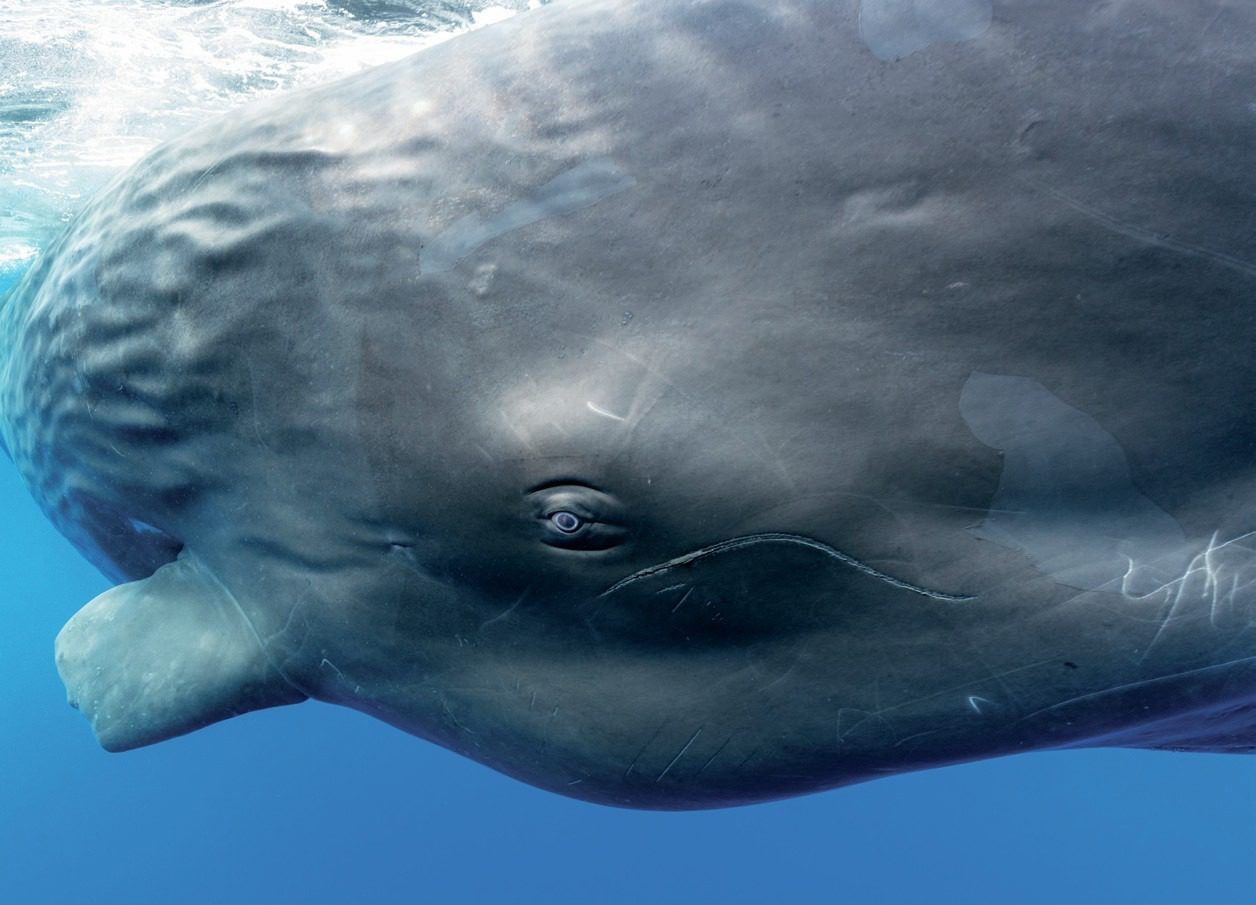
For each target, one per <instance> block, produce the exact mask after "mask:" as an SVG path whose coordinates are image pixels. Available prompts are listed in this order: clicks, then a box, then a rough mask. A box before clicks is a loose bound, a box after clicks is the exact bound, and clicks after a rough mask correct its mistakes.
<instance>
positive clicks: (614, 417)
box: [585, 400, 624, 421]
mask: <svg viewBox="0 0 1256 905" xmlns="http://www.w3.org/2000/svg"><path fill="white" fill-rule="evenodd" d="M585 405H586V406H587V407H588V409H589V411H591V412H592V413H593V414H595V415H601V416H602V417H603V418H610V419H611V420H612V421H623V420H624V416H623V415H616V414H615V413H614V412H608V411H607V410H606V409H604V408H601V407H600V406H598V405H595V404H594V403H593V401H592V400H589V401H588V402H586V403H585Z"/></svg>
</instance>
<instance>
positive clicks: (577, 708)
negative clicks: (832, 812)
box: [0, 0, 1256, 809]
mask: <svg viewBox="0 0 1256 905" xmlns="http://www.w3.org/2000/svg"><path fill="white" fill-rule="evenodd" d="M1254 31H1256V6H1252V5H1250V4H1234V3H1222V2H1213V0H1201V2H1196V3H1168V2H1157V0H1124V2H1115V3H1092V2H1082V0H1053V2H1050V3H1045V2H1030V0H1005V2H1004V0H1000V2H994V3H990V2H986V0H945V2H944V0H934V2H926V0H915V2H912V0H864V2H863V3H854V2H844V3H832V2H827V0H826V2H819V0H816V2H807V0H777V2H732V0H707V2H677V0H632V2H627V0H563V2H559V3H555V4H553V5H551V6H547V7H544V8H541V9H539V10H534V11H532V12H529V13H524V14H522V15H520V16H518V17H516V18H514V19H511V20H509V21H507V22H504V23H501V24H498V25H496V26H493V27H490V28H486V29H483V30H481V31H477V32H473V33H470V34H468V35H465V36H462V37H459V38H456V39H454V40H452V41H449V42H447V43H445V44H442V45H440V46H438V47H436V48H432V49H429V50H427V51H424V52H422V53H420V54H418V55H417V56H414V57H413V58H410V59H407V60H404V61H402V62H399V63H396V64H392V65H387V66H383V67H380V68H377V69H374V70H372V71H368V72H366V73H364V74H362V75H360V76H357V77H354V78H351V79H348V80H346V81H343V82H340V83H337V84H333V85H330V86H327V87H322V88H318V89H316V90H312V91H308V92H305V93H299V94H293V95H291V96H288V97H283V98H279V99H278V100H275V101H272V102H267V103H263V104H261V105H258V106H254V107H251V108H249V109H247V110H245V111H243V112H241V113H238V114H234V115H232V116H230V117H228V118H226V119H224V120H222V121H220V122H216V123H212V124H209V125H206V126H205V127H203V128H201V129H199V130H197V131H195V132H193V133H192V134H190V135H188V136H186V137H184V138H182V139H180V140H178V141H175V142H173V143H171V144H168V145H166V146H164V147H162V148H160V149H158V150H157V151H156V152H155V153H153V154H152V155H150V156H149V157H148V158H147V159H145V160H144V161H142V162H141V163H140V164H138V165H137V166H136V167H135V168H134V169H132V170H131V171H130V172H129V173H127V174H125V175H124V176H122V177H121V178H120V179H119V180H117V181H116V182H115V183H114V184H113V185H112V186H110V187H109V188H108V189H107V190H106V191H104V192H103V193H102V194H101V195H100V196H99V197H97V198H96V199H95V200H94V201H93V202H92V203H90V204H89V205H88V206H87V207H86V208H85V210H84V211H83V212H82V213H81V215H80V216H79V217H78V218H77V219H76V221H75V222H74V223H72V224H71V225H70V227H69V228H68V230H67V231H66V233H65V234H64V235H63V236H62V237H61V238H60V239H59V240H58V241H57V242H56V243H55V244H54V245H53V246H52V247H51V248H50V249H49V251H48V252H47V253H46V254H45V255H44V256H43V258H42V259H41V261H40V262H39V263H38V264H37V265H36V266H35V267H34V268H32V270H31V271H30V272H29V273H28V274H27V275H26V277H25V279H24V281H23V282H22V283H21V284H19V286H18V287H17V288H16V289H15V291H14V293H13V294H12V295H11V297H10V298H9V299H8V301H7V304H6V305H5V307H4V309H3V313H2V315H0V330H2V331H3V332H2V336H3V343H4V349H5V350H6V352H5V357H4V360H3V365H2V366H3V371H2V373H0V405H2V411H3V422H4V427H3V439H4V444H5V446H6V447H7V450H8V452H9V454H10V456H11V457H12V459H13V460H14V462H15V463H16V464H17V466H18V467H19V468H20V470H21V472H22V474H23V475H24V477H25V479H26V480H27V482H28V483H29V485H30V487H31V488H32V491H33V493H34V494H35V496H36V497H37V498H38V500H39V501H40V503H41V505H42V506H43V507H44V509H45V510H46V512H47V513H48V515H49V517H50V518H51V519H52V520H53V521H54V522H55V523H56V524H57V526H58V527H59V528H60V530H62V531H63V532H64V533H65V534H66V535H67V536H68V537H69V538H70V539H71V540H72V541H73V542H74V543H75V544H76V546H78V548H79V549H81V550H82V551H83V552H84V553H85V554H86V555H87V556H89V557H90V558H91V559H92V560H93V561H94V562H95V563H97V564H98V565H99V566H100V567H101V568H102V569H103V570H104V571H105V572H106V573H107V574H109V575H110V576H112V577H113V578H115V579H116V580H117V581H118V582H119V583H118V584H117V586H116V587H114V588H113V589H112V590H109V591H107V592H106V593H104V594H103V595H101V596H100V597H98V598H96V599H95V600H93V601H91V602H89V603H88V604H87V605H86V606H85V607H84V608H83V609H82V610H81V611H80V612H79V613H78V614H77V615H76V616H74V617H73V618H72V619H71V620H70V622H69V623H68V624H67V625H66V627H65V628H64V630H63V631H62V632H61V634H60V636H59V637H58V639H57V651H56V655H57V663H58V667H59V669H60V671H61V674H62V677H63V678H64V680H65V683H66V686H67V688H68V691H69V699H70V702H71V703H72V704H73V705H74V706H76V707H78V708H79V709H80V710H81V711H82V712H83V713H84V714H85V715H86V716H87V717H88V718H89V719H90V720H91V722H92V725H93V728H94V730H95V733H96V736H97V737H98V739H99V741H100V743H101V744H102V745H104V746H105V747H106V748H108V749H110V750H123V749H127V748H133V747H136V746H139V745H146V744H149V743H152V742H156V741H159V740H161V739H164V738H168V737H170V736H173V735H177V734H179V733H184V732H188V731H190V730H193V729H196V728H198V727H201V726H204V725H206V724H208V723H211V722H213V721H216V720H221V719H224V718H226V717H230V716H233V715H236V714H240V713H244V712H246V711H249V710H254V709H258V708H264V707H269V706H273V705H279V704H290V703H295V702H298V701H302V700H305V699H307V698H315V699H318V700H321V701H328V702H332V703H336V704H342V705H345V706H348V707H353V708H356V709H358V710H360V711H363V712H366V713H368V714H371V715H373V716H376V717H378V718H380V719H382V720H386V721H388V722H389V723H391V724H394V725H396V726H398V727H400V728H402V729H404V730H405V731H407V732H410V733H413V734H415V735H417V736H420V737H422V738H425V739H428V740H431V741H433V742H435V743H437V744H440V745H443V746H446V747H448V748H450V749H453V750H455V751H458V752H461V753H463V754H465V755H467V756H469V757H472V758H475V759H476V760H478V761H481V762H483V763H485V764H487V765H489V766H491V767H493V768H496V769H498V770H502V771H504V772H506V773H508V774H511V775H513V776H515V777H518V778H520V779H522V780H524V781H526V782H529V783H533V784H535V785H538V786H541V787H543V788H546V789H551V790H554V791H556V792H559V793H562V794H565V795H572V796H577V797H580V798H584V799H588V800H591V801H597V802H602V803H607V804H615V805H624V806H632V807H649V808H672V809H681V808H698V807H712V806H720V805H730V804H737V803H745V802H752V801H760V800H766V799H772V798H777V797H781V796H787V795H794V794H799V793H804V792H809V791H814V790H819V789H825V788H831V787H836V786H841V785H844V784H849V783H853V782H858V781H861V780H866V779H870V778H874V777H878V776H885V775H888V774H893V773H897V772H902V771H907V770H917V769H922V768H926V767H933V766H939V765H943V764H948V763H955V762H960V761H966V760H973V759H977V758H984V757H991V756H996V755H1003V754H1009V753H1014V752H1020V751H1030V750H1036V749H1044V748H1069V747H1084V746H1099V745H1112V746H1128V747H1147V748H1171V749H1183V750H1199V751H1232V752H1250V751H1252V750H1253V748H1254V747H1256V552H1254V550H1256V537H1254V536H1253V534H1252V532H1253V529H1256V481H1254V480H1253V478H1254V477H1256V418H1254V417H1253V408H1252V406H1253V389H1256V354H1254V353H1256V344H1254V340H1256V320H1254V319H1253V313H1252V312H1253V306H1254V305H1256V167H1254V166H1253V165H1252V162H1253V160H1256V42H1253V41H1252V40H1251V35H1252V34H1253V33H1254Z"/></svg>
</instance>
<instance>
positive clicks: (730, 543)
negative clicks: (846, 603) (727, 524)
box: [598, 531, 974, 602]
mask: <svg viewBox="0 0 1256 905" xmlns="http://www.w3.org/2000/svg"><path fill="white" fill-rule="evenodd" d="M758 544H797V545H799V546H802V547H807V548H810V549H812V550H817V551H819V552H820V553H823V554H824V555H825V556H829V557H831V558H833V559H835V560H837V561H838V562H840V563H843V564H844V565H847V566H850V567H851V568H853V569H856V570H858V571H859V572H862V573H863V574H864V575H868V576H870V577H872V578H875V579H877V580H878V581H883V582H885V583H886V584H888V585H891V586H893V587H896V588H900V589H902V590H904V591H910V592H911V593H913V594H919V595H920V596H922V597H930V598H932V599H934V600H947V601H955V602H962V601H965V600H973V599H974V598H973V597H972V595H968V594H948V593H946V592H945V591H937V590H934V589H933V588H924V587H921V586H920V585H915V584H912V583H911V582H908V581H903V580H902V579H901V578H895V577H894V576H893V575H887V574H885V573H884V572H882V571H880V570H879V569H874V568H873V567H872V566H870V565H868V564H867V563H865V562H861V561H859V560H857V559H855V558H854V557H853V556H848V555H847V554H845V553H843V552H842V551H841V550H837V549H835V548H833V547H830V546H829V545H828V544H826V543H823V542H822V541H818V540H815V539H814V538H810V537H806V536H804V535H801V534H787V533H784V532H775V531H773V532H766V533H762V534H747V535H743V536H741V537H731V538H729V539H728V540H722V541H720V542H719V543H717V544H711V545H710V546H708V547H701V548H699V549H697V550H692V551H690V552H689V553H684V554H682V555H680V556H677V557H675V558H674V559H669V560H667V561H666V562H661V563H656V564H654V565H652V566H646V567H645V568H644V569H641V570H639V571H637V572H634V573H632V574H631V575H629V576H627V577H626V578H622V579H620V580H619V581H617V582H615V583H614V584H613V585H611V586H610V587H609V588H607V589H606V590H605V591H603V592H602V593H601V594H599V595H598V596H599V597H607V596H609V595H610V594H613V593H615V592H616V591H619V590H622V589H623V588H625V587H627V586H628V585H631V584H633V583H635V582H638V581H641V580H643V579H646V578H651V577H653V576H655V575H658V574H660V573H662V572H666V571H668V570H669V569H674V568H677V567H680V566H687V565H691V564H693V563H695V562H698V561H699V560H701V559H705V558H707V557H709V556H715V555H717V554H720V553H728V552H731V551H733V550H739V549H742V548H744V547H752V546H756V545H758Z"/></svg>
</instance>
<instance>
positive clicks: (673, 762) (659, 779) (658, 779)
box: [654, 726, 705, 782]
mask: <svg viewBox="0 0 1256 905" xmlns="http://www.w3.org/2000/svg"><path fill="white" fill-rule="evenodd" d="M704 728H705V727H703V726H699V727H698V728H697V730H696V731H695V732H694V734H693V735H691V736H689V741H687V742H685V745H684V747H683V748H681V749H680V750H679V751H677V752H676V756H675V757H673V758H672V759H671V761H670V762H669V763H668V764H667V766H666V767H664V768H663V772H662V773H660V774H659V775H658V776H656V777H655V778H654V781H655V782H662V780H663V777H664V776H666V775H667V771H668V770H670V769H671V768H672V767H674V766H676V761H678V760H680V759H681V757H683V756H684V754H685V752H686V751H688V750H689V746H690V745H692V744H693V743H694V742H695V741H697V740H698V736H699V735H701V734H702V730H703V729H704Z"/></svg>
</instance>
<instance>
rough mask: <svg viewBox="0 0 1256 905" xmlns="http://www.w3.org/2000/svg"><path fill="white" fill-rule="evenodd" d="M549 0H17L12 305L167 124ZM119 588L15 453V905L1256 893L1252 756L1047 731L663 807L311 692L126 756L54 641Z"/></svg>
mask: <svg viewBox="0 0 1256 905" xmlns="http://www.w3.org/2000/svg"><path fill="white" fill-rule="evenodd" d="M555 2H563V0H555ZM678 2H681V0H678ZM850 2H854V0H850ZM528 5H529V4H528V2H527V0H516V2H504V3H502V2H499V3H496V4H492V3H488V2H455V0H435V2H433V0H325V2H323V0H311V2H292V0H253V2H246V0H219V2H196V0H112V2H88V0H52V2H28V0H0V298H2V297H3V296H4V295H5V294H6V293H7V290H8V289H9V288H10V287H11V286H12V285H13V284H14V283H15V282H16V281H17V280H18V279H19V278H20V276H21V274H22V273H23V272H24V270H25V269H26V268H27V267H28V266H29V265H30V263H31V261H32V260H34V259H35V257H37V255H38V253H39V251H40V249H42V248H44V247H46V245H47V243H48V241H49V240H50V238H51V237H52V236H54V235H55V233H56V232H57V230H59V229H60V227H61V226H62V225H63V224H64V222H66V221H67V220H68V219H69V218H70V217H72V216H73V214H74V212H75V211H76V210H77V209H78V208H79V206H81V204H82V203H83V202H84V201H85V200H86V198H87V197H88V196H89V195H90V194H91V192H92V191H94V190H95V189H97V188H98V187H100V186H101V185H102V184H104V183H105V182H106V181H107V180H108V179H109V178H111V177H112V176H114V175H116V174H117V173H118V172H120V171H121V170H122V169H124V168H125V167H126V166H127V165H128V164H130V163H131V162H133V161H134V160H136V159H137V158H138V157H139V156H141V155H142V154H143V153H144V152H146V151H147V150H148V149H150V148H151V147H153V146H154V145H155V144H156V143H158V142H160V141H162V140H164V139H165V138H169V137H172V136H174V135H177V134H179V132H181V131H183V130H184V129H186V128H189V127H190V126H192V125H195V124H197V123H200V122H202V121H204V120H205V119H206V118H208V117H211V116H214V115H217V114H220V113H224V112H226V111H229V110H230V109H231V108H233V107H235V106H238V105H240V104H242V103H245V102H246V101H247V100H248V99H250V98H252V97H255V96H259V95H262V94H267V93H271V92H275V91H282V90H287V89H290V88H293V87H298V86H302V85H308V84H313V83H316V82H319V81H324V80H327V79H331V78H335V77H338V76H341V75H346V74H349V73H352V72H355V71H358V70H359V69H361V68H363V67H365V66H368V65H374V64H378V63H382V62H386V61H388V60H391V59H396V58H398V57H400V56H403V55H405V54H408V53H411V52H414V51H415V50H417V49H419V48H421V47H422V46H424V45H426V44H430V43H432V42H433V41H435V40H441V39H444V38H446V37H448V36H449V35H451V34H453V33H456V32H457V31H459V30H462V29H465V28H467V27H473V26H478V25H485V24H491V23H492V22H493V21H495V20H497V19H499V18H502V17H505V16H508V15H511V14H513V13H514V12H515V11H517V10H519V9H522V8H526V7H527V6H528ZM533 5H535V0H533ZM106 587H107V583H106V581H105V579H104V578H103V577H102V576H101V575H99V574H98V573H97V572H95V571H94V569H93V568H92V567H91V566H89V565H88V564H87V563H86V562H85V561H84V560H83V559H82V558H81V557H80V556H79V555H78V554H77V553H76V552H75V551H74V550H73V549H72V548H71V547H70V545H69V544H68V542H66V541H65V540H64V539H62V538H61V537H60V536H59V535H58V534H57V533H56V532H55V531H54V530H53V529H52V527H51V526H50V525H49V524H48V522H47V521H46V520H45V519H44V518H43V516H42V515H41V514H40V513H39V511H38V509H37V508H36V506H35V504H34V502H33V501H32V500H31V499H30V497H29V495H28V494H27V492H26V490H25V488H24V487H23V486H22V484H21V481H20V479H19V478H18V475H17V473H16V471H15V470H14V469H13V468H12V467H11V466H10V465H9V463H8V462H7V461H6V460H3V459H0V614H2V621H0V676H3V681H0V902H3V903H15V905H16V903H32V905H33V903H79V902H81V903H96V902H100V903H113V902H118V903H123V902H128V903H129V902H136V903H150V902H151V903H394V902H396V903H408V902H416V903H417V902H434V903H446V902H448V903H461V902H490V903H497V902H502V903H531V902H537V903H541V902H545V903H568V902H571V903H576V902H579V903H616V902H625V903H628V902H632V903H646V902H648V903H673V902H675V903H680V902H685V903H707V902H711V903H730V905H731V903H766V902H782V903H812V902H816V903H819V902H834V903H838V902H841V903H863V902H868V903H874V902H940V903H952V902H956V903H964V902H973V903H982V902H990V903H1190V905H1206V903H1251V902H1253V901H1256V758H1243V757H1229V756H1224V755H1205V754H1192V755H1187V754H1170V753H1162V752H1149V751H1115V750H1106V751H1086V752H1047V753H1040V754H1033V755H1026V756H1021V757H1014V758H1005V759H1001V760H994V761H987V762H983V763H979V764H971V765H966V766H960V767H950V768H946V769H943V770H935V771H930V772H925V773H918V774H913V775H907V776H897V777H892V778H889V779H884V780H880V781H877V782H873V783H867V784H864V785H858V786H853V787H850V788H847V789H841V790H837V791H834V792H829V793H824V794H819V795H813V796H809V797H806V798H800V799H795V800H791V801H785V802H779V803H775V804H768V805H758V806H754V807H749V808H738V809H733V810H724V811H708V812H699V813H683V814H667V813H649V812H630V811H619V810H614V809H610V808H604V807H597V806H594V805H589V804H585V803H582V802H577V801H570V800H567V799H563V798H560V797H558V796H555V795H552V794H550V793H546V792H541V791H538V790H535V789H532V788H530V787H528V786H524V785H522V784H520V783H518V782H516V781H514V780H511V779H507V778H506V777H504V776H501V775H499V774H496V773H494V772H492V771H490V770H488V769H487V768H485V767H482V766H479V765H477V764H475V763H473V762H471V761H469V760H466V759H464V758H461V757H458V756H456V755H453V754H450V753H448V752H446V751H443V750H441V749H438V748H436V747H434V746H432V745H430V744H427V743H424V742H422V741H419V740H417V739H415V738H412V737H411V736H408V735H405V734H403V733H401V732H399V731H397V730H394V729H391V728H389V727H388V726H386V725H384V724H383V723H380V722H377V721H374V720H371V719H369V718H367V717H365V716H363V715H361V714H358V713H355V712H352V711H349V710H346V709H342V708H335V707H329V706H326V705H322V704H317V703H306V704H303V705H301V706H297V707H288V708H281V709H277V710H268V711H262V712H259V713H253V714H249V715H246V716H244V717H240V718H237V719H233V720H229V721H227V722H224V723H219V724H216V725H214V726H211V727H209V728H207V729H203V730H201V731H199V732H196V733H194V734H192V735H190V736H186V737H183V738H178V739H175V740H173V741H168V742H164V743H162V744H160V745H157V746H155V747H152V748H147V749H141V750H138V751H133V752H129V753H126V754H121V755H110V754H106V753H105V752H103V751H102V750H101V749H100V748H99V747H98V746H97V745H96V743H95V741H94V739H93V738H92V735H91V732H90V729H89V727H88V725H87V722H86V721H85V720H84V719H83V718H82V717H81V716H80V715H79V714H77V713H76V712H75V711H73V710H71V709H70V708H69V707H68V706H66V704H65V692H64V689H63V688H62V686H61V683H60V681H59V679H58V678H57V674H56V669H55V667H54V664H53V658H52V641H53V638H54V637H55V635H56V633H57V631H58V630H59V629H60V628H61V626H62V625H63V624H64V622H65V621H66V620H67V619H68V618H69V617H70V616H71V615H73V613H74V612H75V611H76V610H77V609H78V608H79V607H80V606H82V605H83V604H84V603H86V602H87V601H88V600H90V599H91V598H92V597H94V596H95V595H96V594H98V593H100V592H101V591H103V590H105V588H106Z"/></svg>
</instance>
